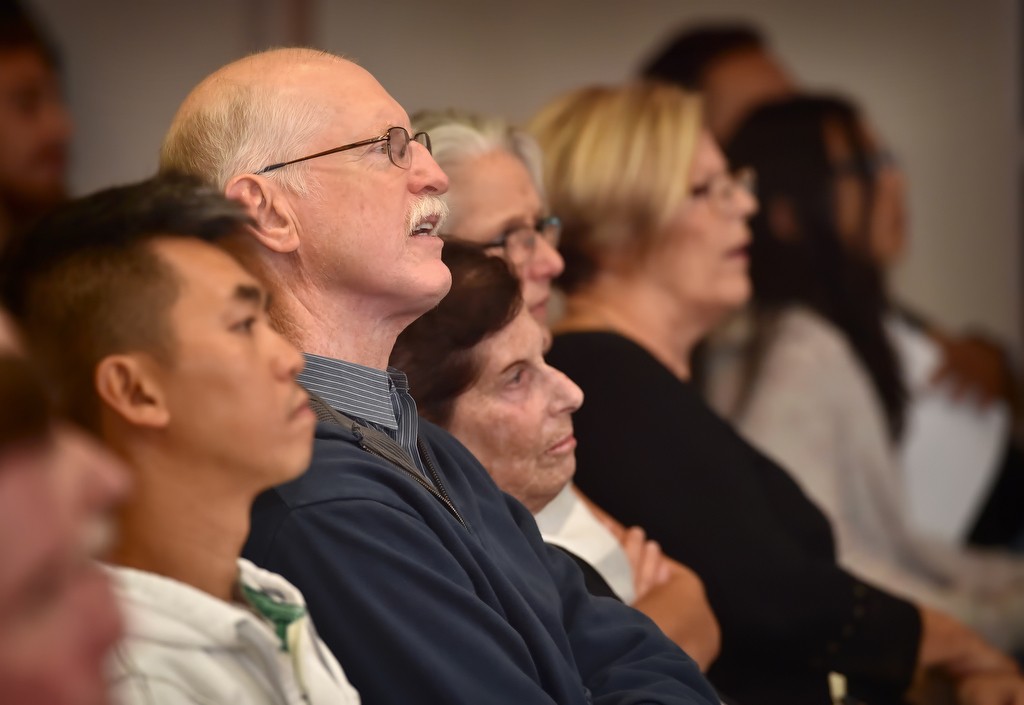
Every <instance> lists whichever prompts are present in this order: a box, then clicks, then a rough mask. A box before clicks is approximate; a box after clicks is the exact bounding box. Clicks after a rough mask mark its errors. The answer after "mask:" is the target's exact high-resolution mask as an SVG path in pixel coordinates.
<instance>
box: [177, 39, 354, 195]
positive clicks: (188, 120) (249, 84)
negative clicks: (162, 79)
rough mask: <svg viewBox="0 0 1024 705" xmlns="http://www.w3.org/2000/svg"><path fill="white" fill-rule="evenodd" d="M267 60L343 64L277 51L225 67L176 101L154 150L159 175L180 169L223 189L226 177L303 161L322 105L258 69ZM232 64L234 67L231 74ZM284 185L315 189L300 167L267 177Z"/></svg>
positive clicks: (321, 118) (322, 116) (318, 55)
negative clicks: (286, 88) (157, 154)
mask: <svg viewBox="0 0 1024 705" xmlns="http://www.w3.org/2000/svg"><path fill="white" fill-rule="evenodd" d="M265 60H267V61H271V60H284V61H292V62H296V63H298V62H305V61H331V60H338V61H342V60H344V59H343V58H342V57H339V56H336V55H334V54H329V53H326V52H321V51H317V50H312V49H299V48H294V49H276V50H268V51H266V52H260V53H257V54H254V55H251V56H249V57H246V58H244V59H241V60H240V61H238V62H235V64H229V65H228V67H226V69H225V70H221V71H220V72H217V73H215V74H213V75H212V76H210V77H209V78H207V79H206V80H205V81H203V82H202V83H201V84H200V85H199V86H198V87H197V88H196V89H195V90H194V91H193V92H192V94H190V95H189V97H188V98H187V99H186V100H185V102H184V103H183V104H182V106H181V108H180V109H179V111H178V114H177V115H175V117H174V121H173V123H172V124H171V127H170V130H169V131H168V133H167V135H166V137H165V138H164V142H163V145H162V146H161V148H160V171H161V172H168V171H176V172H183V173H185V174H190V175H192V176H195V177H197V178H199V179H201V180H203V181H205V182H206V183H208V184H210V185H212V186H215V187H216V188H218V189H221V190H223V189H224V187H225V186H226V185H227V182H228V180H229V179H231V177H233V176H236V175H238V174H253V173H255V172H257V171H259V170H260V169H262V168H263V167H265V166H267V165H269V164H274V163H276V162H281V161H286V160H288V159H295V158H297V157H301V156H303V151H304V150H306V149H308V145H309V144H310V143H311V141H312V140H313V138H314V137H315V136H316V134H317V133H318V132H320V131H321V130H323V129H324V128H325V127H326V125H327V116H326V113H325V111H324V108H323V105H322V104H321V103H320V101H317V100H315V99H313V98H301V97H297V96H296V95H295V94H294V92H292V91H283V90H280V87H278V86H276V85H274V84H273V83H272V82H271V81H266V82H261V77H260V74H259V71H254V70H251V69H249V70H246V68H247V67H246V65H249V66H253V67H254V66H258V65H259V64H260V63H261V62H264V61H265ZM236 67H238V70H234V69H235V68H236ZM266 177H267V178H268V179H274V180H276V181H277V182H278V183H280V184H282V185H283V186H285V187H286V188H289V189H291V190H292V191H294V192H296V193H298V194H300V195H308V194H309V193H310V192H311V191H313V190H315V187H316V184H315V183H312V182H311V180H310V178H309V169H308V164H306V163H304V162H300V163H298V164H293V165H290V166H288V167H287V168H284V169H278V170H275V171H271V172H267V174H266Z"/></svg>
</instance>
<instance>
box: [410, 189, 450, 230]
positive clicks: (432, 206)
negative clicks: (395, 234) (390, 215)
mask: <svg viewBox="0 0 1024 705" xmlns="http://www.w3.org/2000/svg"><path fill="white" fill-rule="evenodd" d="M432 215H436V216H437V217H438V221H437V225H436V226H435V227H434V232H435V233H439V232H441V226H442V225H444V221H445V219H446V218H447V217H448V204H447V203H445V202H444V201H443V200H441V198H440V196H432V195H427V196H421V197H420V198H419V199H418V200H417V201H416V202H415V203H413V205H412V208H411V209H410V210H409V215H408V216H407V218H406V228H405V231H406V232H407V233H411V232H412V231H413V228H415V227H416V226H417V225H419V224H420V223H422V222H423V221H424V220H426V219H427V218H429V217H430V216H432Z"/></svg>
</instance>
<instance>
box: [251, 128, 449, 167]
mask: <svg viewBox="0 0 1024 705" xmlns="http://www.w3.org/2000/svg"><path fill="white" fill-rule="evenodd" d="M377 142H387V143H388V159H390V160H391V163H392V164H394V165H395V166H397V167H398V168H399V169H408V168H409V166H410V165H411V164H412V150H410V149H409V146H410V143H411V142H419V143H420V144H422V145H423V146H424V147H426V148H427V151H428V152H430V151H431V148H430V135H428V134H427V133H426V132H417V133H416V134H415V135H412V136H411V137H410V136H409V131H408V130H406V129H405V128H404V127H389V128H388V131H387V132H385V133H384V134H383V135H381V136H380V137H371V138H370V139H368V140H361V141H359V142H353V143H352V144H345V145H342V146H340V147H335V148H334V149H328V150H326V151H323V152H317V153H316V154H310V155H309V156H308V157H299V158H298V159H290V160H288V161H286V162H278V163H277V164H271V165H269V166H265V167H263V168H262V169H260V170H259V171H257V172H256V173H257V174H266V173H267V172H268V171H274V170H275V169H280V168H281V167H284V166H288V165H289V164H298V163H299V162H305V161H309V160H310V159H316V158H317V157H326V156H327V155H328V154H337V153H338V152H344V151H346V150H349V149H355V148H357V147H365V146H367V145H370V144H376V143H377Z"/></svg>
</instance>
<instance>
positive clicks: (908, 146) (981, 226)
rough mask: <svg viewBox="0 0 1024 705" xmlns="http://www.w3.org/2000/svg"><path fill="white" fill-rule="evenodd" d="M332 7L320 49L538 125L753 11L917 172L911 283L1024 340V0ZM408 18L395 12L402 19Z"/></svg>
mask: <svg viewBox="0 0 1024 705" xmlns="http://www.w3.org/2000/svg"><path fill="white" fill-rule="evenodd" d="M389 7H390V8H392V10H393V11H396V12H401V14H402V21H399V22H384V21H383V20H382V19H381V17H382V13H381V9H380V6H378V5H376V4H371V3H367V4H354V3H341V2H327V1H325V2H323V3H322V8H323V10H322V11H323V21H322V22H321V23H320V24H319V25H318V26H317V28H316V32H317V34H316V35H315V37H316V39H317V41H318V42H320V43H321V44H322V45H323V46H325V47H326V48H329V49H331V50H334V51H341V52H346V53H348V54H349V55H350V56H352V57H353V58H356V59H358V60H359V61H360V62H361V63H362V64H364V65H365V66H366V67H367V68H369V69H370V71H371V72H373V73H374V74H376V75H377V76H378V78H380V80H381V82H382V83H383V84H384V85H385V86H386V87H387V88H388V89H389V90H390V91H391V92H392V93H393V94H394V95H395V96H396V97H397V98H398V100H399V101H401V102H402V103H403V104H404V105H405V106H406V107H407V108H408V109H410V110H414V109H418V108H424V107H446V106H458V107H466V108H474V109H478V110H485V111H494V112H497V113H502V114H505V115H507V116H509V117H512V118H514V119H525V118H527V117H528V116H529V115H531V113H532V112H533V111H534V110H536V109H537V108H538V107H539V106H541V105H542V104H543V103H544V102H545V101H546V100H548V99H550V98H551V97H552V96H554V95H557V94H558V93H560V92H561V91H564V90H567V89H569V88H572V87H574V86H576V85H578V84H580V83H583V82H592V81H599V82H608V81H617V80H620V79H624V78H626V77H628V76H629V75H630V74H631V73H632V71H633V70H634V68H635V67H636V66H637V65H638V63H640V61H641V60H642V59H643V58H644V57H646V56H647V54H648V52H650V51H651V47H652V45H653V44H655V43H657V42H660V41H661V40H662V39H663V38H664V37H666V36H667V35H668V34H669V33H671V32H672V31H673V30H674V29H675V28H676V27H678V26H679V25H681V24H683V23H686V22H690V21H694V20H699V19H708V18H733V19H735V18H746V19H750V20H753V21H755V22H757V23H758V24H759V25H761V26H762V27H763V29H764V30H765V32H766V33H767V34H768V36H769V37H770V39H771V40H772V42H773V43H774V45H775V46H776V49H777V51H778V53H779V54H780V55H781V56H782V57H783V58H784V59H785V60H786V62H787V63H788V64H789V66H790V68H791V69H792V70H793V71H794V72H795V73H796V74H797V75H798V76H799V77H800V78H801V79H803V80H804V81H805V82H806V83H807V84H808V85H810V86H814V87H822V88H834V89H842V90H844V91H846V92H848V93H850V94H851V95H853V96H854V97H856V98H857V99H859V100H860V101H862V103H863V104H864V105H865V107H866V109H867V111H868V113H869V115H870V116H872V118H873V120H874V122H875V123H876V125H877V128H878V130H879V131H880V132H881V133H882V135H883V136H884V137H885V138H886V139H887V140H888V141H889V143H890V144H891V145H892V147H893V148H894V150H895V151H896V153H897V154H898V155H899V157H900V158H901V160H902V162H903V164H904V165H905V170H906V172H907V174H908V177H909V181H910V208H911V217H912V224H911V229H912V233H911V234H912V238H913V244H912V252H911V254H910V256H909V257H908V258H907V260H906V262H905V264H904V266H902V267H901V268H900V270H899V271H898V273H897V276H896V279H895V288H896V290H897V292H898V293H899V294H900V295H901V296H902V297H904V298H905V299H907V300H908V301H909V302H911V303H913V304H914V305H916V306H917V307H919V308H920V309H921V310H922V311H924V312H926V313H927V314H929V315H931V316H933V317H934V318H935V319H937V320H939V321H941V322H943V323H945V324H946V325H950V326H963V325H968V324H972V323H973V324H978V325H982V326H984V327H986V328H988V329H990V330H992V331H995V332H998V333H999V334H1001V335H1003V336H1005V337H1006V338H1008V339H1010V340H1012V341H1013V342H1014V343H1015V344H1017V345H1019V344H1020V342H1021V339H1022V336H1021V332H1022V330H1021V329H1022V317H1024V310H1022V302H1021V298H1022V293H1021V279H1022V277H1021V269H1022V256H1024V255H1022V251H1021V249H1022V248H1021V235H1020V227H1019V224H1018V210H1017V202H1018V195H1019V187H1018V176H1017V169H1018V147H1017V145H1018V141H1019V138H1018V133H1019V128H1018V122H1017V106H1018V105H1019V103H1020V101H1019V96H1018V77H1017V70H1018V63H1017V62H1018V58H1017V50H1018V46H1017V27H1018V24H1019V23H1018V15H1017V12H1018V10H1017V4H1016V3H1015V2H1014V1H1013V0H986V2H972V1H971V0H929V1H928V2H925V1H924V0H919V1H910V2H892V1H891V0H858V2H822V1H821V0H774V1H772V2H765V1H763V0H754V1H747V2H743V1H741V0H686V1H685V2H682V1H680V0H640V1H637V2H631V3H626V2H617V1H611V0H604V1H594V0H589V1H588V0H518V1H517V2H514V3H484V2H474V1H472V0H435V2H431V3H423V2H407V1H402V0H399V1H398V2H392V3H390V5H389ZM388 14H390V15H391V16H394V14H393V13H392V11H389V13H388Z"/></svg>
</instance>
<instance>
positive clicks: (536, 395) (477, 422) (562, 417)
mask: <svg viewBox="0 0 1024 705" xmlns="http://www.w3.org/2000/svg"><path fill="white" fill-rule="evenodd" d="M549 340H550V336H549V334H548V332H547V329H546V328H544V327H543V326H541V325H540V324H539V323H537V321H535V320H534V319H533V317H532V316H530V314H529V313H528V312H527V311H526V310H525V309H524V310H523V311H521V312H520V313H519V315H517V316H516V317H515V318H514V319H513V320H512V322H511V323H509V324H508V325H507V326H505V328H503V329H502V330H500V331H498V332H497V333H496V334H494V335H492V336H491V337H490V338H487V339H486V340H484V341H483V342H482V343H480V344H479V345H477V346H476V348H475V349H474V354H475V355H476V356H477V359H478V360H479V362H480V365H481V373H480V378H479V379H478V380H477V382H476V384H474V385H473V386H472V387H471V388H470V389H469V390H468V391H466V392H465V393H464V394H462V396H460V397H459V398H458V399H457V400H456V402H455V408H454V410H453V413H452V419H451V423H450V424H449V426H448V430H449V431H451V432H452V433H453V434H454V435H455V437H456V438H458V439H459V440H460V441H462V442H463V443H464V444H465V445H466V447H467V448H469V449H470V450H471V451H472V452H473V454H474V455H475V456H476V457H477V459H479V460H480V462H481V463H482V464H483V466H484V467H485V468H487V470H488V471H489V472H490V473H491V475H492V476H493V477H494V481H495V482H497V483H498V486H499V487H501V488H502V489H503V490H505V491H506V492H508V493H509V494H511V495H512V496H513V497H515V498H516V499H518V500H519V501H520V502H522V503H523V504H524V505H526V507H527V508H528V509H529V510H530V511H531V512H534V513H536V512H538V511H540V510H541V509H543V508H544V506H545V505H546V504H547V503H548V502H550V501H551V500H552V499H553V498H554V496H555V495H556V494H558V492H559V490H561V489H562V488H563V487H565V485H566V483H568V482H569V480H571V479H572V476H573V473H574V472H575V471H576V438H575V436H573V430H572V413H573V412H574V411H576V409H578V408H579V407H580V404H582V403H583V392H582V391H580V388H579V387H577V386H576V385H575V384H574V383H573V382H572V380H570V379H569V378H568V377H566V376H565V375H564V374H562V373H561V372H559V371H558V370H556V369H554V368H553V367H550V366H549V365H548V364H547V363H546V362H544V352H545V351H546V349H547V346H548V342H549Z"/></svg>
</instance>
